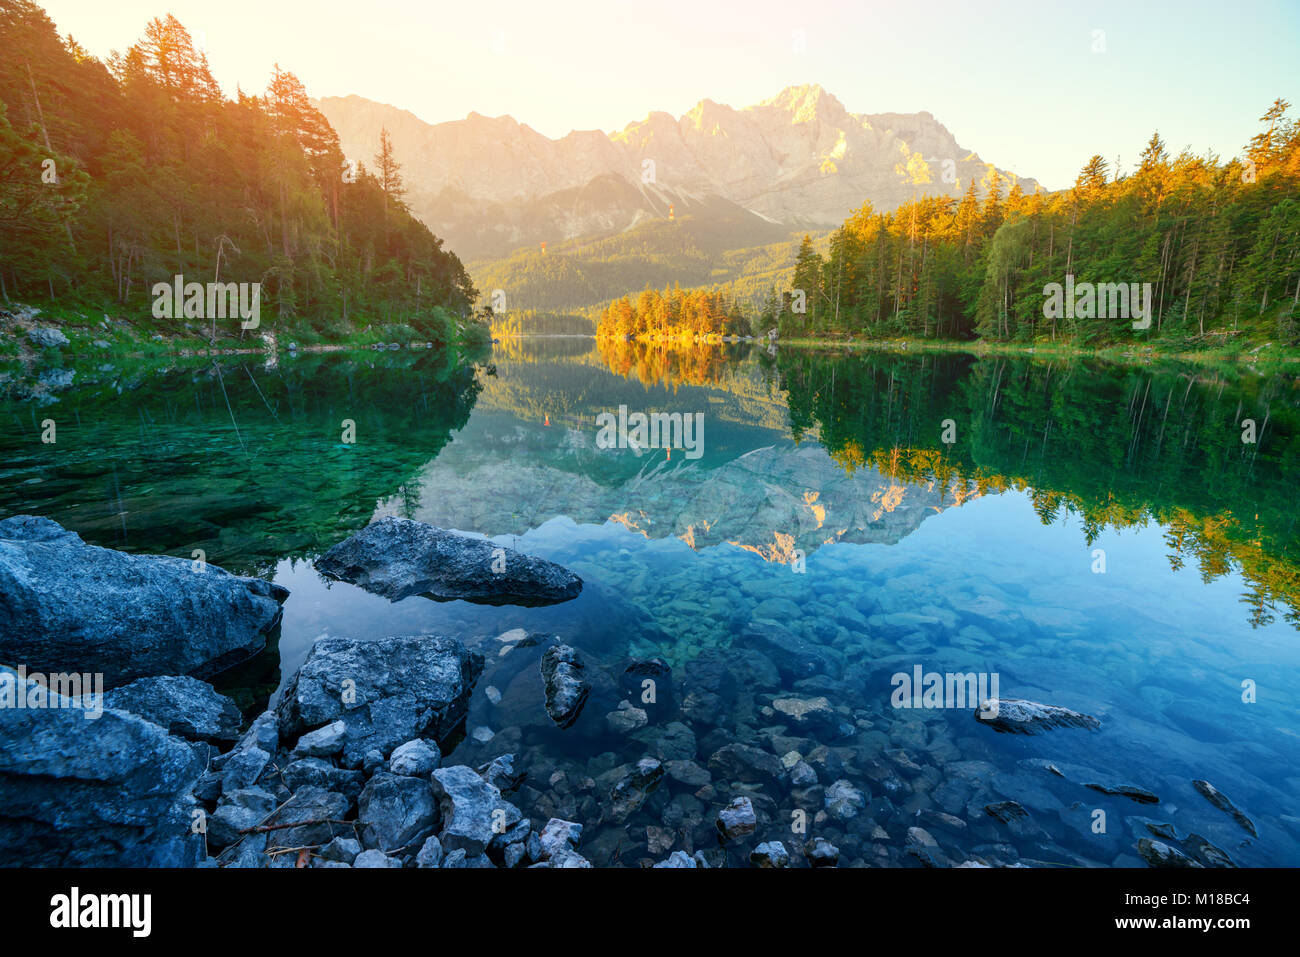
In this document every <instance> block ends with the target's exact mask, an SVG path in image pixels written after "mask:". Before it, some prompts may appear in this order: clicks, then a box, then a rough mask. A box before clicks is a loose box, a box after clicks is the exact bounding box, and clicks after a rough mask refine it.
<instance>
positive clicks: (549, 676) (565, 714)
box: [541, 645, 591, 728]
mask: <svg viewBox="0 0 1300 957" xmlns="http://www.w3.org/2000/svg"><path fill="white" fill-rule="evenodd" d="M541 670H542V681H543V682H544V683H545V685H546V713H547V714H549V715H550V716H551V720H552V721H554V722H555V723H556V724H557V725H559V726H560V727H561V728H568V727H571V726H572V725H573V722H575V721H577V720H578V716H579V715H580V714H582V707H583V705H585V704H586V703H587V695H588V694H590V692H591V682H589V681H588V680H587V679H586V677H584V675H583V672H584V671H585V670H586V667H585V666H584V665H583V663H582V657H581V656H580V655H579V654H578V650H577V649H576V648H573V647H571V646H570V645H552V646H551V647H550V648H547V649H546V652H545V653H544V654H543V655H542V663H541Z"/></svg>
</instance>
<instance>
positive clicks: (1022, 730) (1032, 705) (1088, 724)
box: [975, 698, 1101, 734]
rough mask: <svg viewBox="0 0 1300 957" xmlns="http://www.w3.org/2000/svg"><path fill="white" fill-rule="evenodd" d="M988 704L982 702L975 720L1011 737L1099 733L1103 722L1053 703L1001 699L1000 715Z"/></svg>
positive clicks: (999, 705)
mask: <svg viewBox="0 0 1300 957" xmlns="http://www.w3.org/2000/svg"><path fill="white" fill-rule="evenodd" d="M992 710H993V709H992V708H991V707H990V703H989V702H983V701H981V702H980V706H979V708H978V709H976V711H975V720H976V721H978V722H979V723H980V724H985V725H988V726H989V727H990V728H992V729H993V730H994V731H1001V732H1004V733H1010V734H1040V733H1042V732H1043V731H1048V730H1051V729H1052V728H1086V729H1087V730H1089V731H1096V730H1097V729H1098V728H1100V727H1101V722H1100V721H1099V720H1098V719H1096V718H1094V717H1093V716H1092V715H1090V714H1083V713H1082V712H1080V711H1071V710H1070V709H1069V708H1062V707H1060V706H1059V705H1054V704H1039V703H1038V702H1037V701H1025V700H1024V699H1022V698H999V699H998V700H997V713H996V714H993V713H989V712H992Z"/></svg>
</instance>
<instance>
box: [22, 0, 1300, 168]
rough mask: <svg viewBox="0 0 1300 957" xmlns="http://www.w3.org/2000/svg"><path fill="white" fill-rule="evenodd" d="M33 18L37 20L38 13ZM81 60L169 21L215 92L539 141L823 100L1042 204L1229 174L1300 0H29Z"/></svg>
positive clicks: (1281, 92)
mask: <svg viewBox="0 0 1300 957" xmlns="http://www.w3.org/2000/svg"><path fill="white" fill-rule="evenodd" d="M38 2H40V0H38ZM43 6H44V7H45V9H46V11H47V12H48V13H49V15H50V17H51V18H52V19H53V20H54V22H55V23H56V24H57V25H58V27H59V30H60V32H61V33H63V34H67V33H71V34H72V35H73V36H74V37H76V38H77V40H78V41H80V42H81V43H82V44H83V45H84V46H85V47H86V48H87V49H89V50H90V51H91V52H92V53H93V54H95V55H97V56H106V55H107V54H108V53H109V51H110V50H113V49H117V50H125V49H126V47H127V46H129V45H130V44H132V43H134V42H136V41H137V40H138V39H139V38H140V36H141V35H142V34H143V32H144V26H145V24H146V23H147V22H148V20H149V19H150V18H151V17H154V16H161V15H164V14H166V13H169V12H170V13H172V14H174V15H175V16H176V17H177V19H179V20H180V21H181V22H182V23H184V24H185V25H186V27H187V28H188V29H189V31H190V33H191V34H192V35H194V37H195V38H196V39H197V40H200V41H201V42H202V43H203V44H204V46H205V47H206V49H207V51H208V56H209V59H210V61H211V63H212V68H213V72H214V73H215V74H216V77H217V79H218V81H220V82H221V84H222V85H223V87H224V88H225V89H226V90H227V92H233V91H234V89H235V87H236V85H240V86H242V87H243V88H244V89H245V90H246V91H261V90H262V89H263V88H264V87H265V86H266V83H267V80H268V78H269V76H270V73H271V67H272V64H274V63H276V62H278V63H279V64H280V65H281V67H282V68H284V69H287V70H291V71H292V72H294V73H295V74H297V75H298V77H299V78H300V79H301V80H302V81H303V82H304V83H305V84H306V86H307V90H308V93H309V94H311V95H312V96H346V95H348V94H352V93H355V94H357V95H359V96H364V97H367V98H369V99H372V100H378V101H380V102H383V103H390V104H392V105H394V106H397V107H401V108H402V109H406V110H410V111H411V112H412V113H414V114H416V115H417V116H419V117H420V118H421V119H424V120H426V121H428V122H431V123H437V122H442V121H444V120H454V119H462V118H464V116H465V115H466V114H467V113H469V112H470V111H475V112H478V113H483V114H485V115H487V116H498V115H501V114H509V115H511V116H513V117H514V118H515V119H517V120H519V121H521V122H524V123H527V124H528V125H529V126H531V127H533V128H534V129H536V130H538V131H539V132H541V133H544V134H546V135H547V136H552V137H558V136H563V135H564V134H565V133H567V132H569V131H570V130H572V129H601V130H605V131H607V132H608V131H611V130H617V129H622V128H623V127H624V126H625V125H626V124H627V123H629V122H632V121H634V120H639V119H642V118H644V117H645V115H646V114H647V113H649V112H650V111H651V110H665V111H667V112H669V113H672V114H674V115H680V114H682V113H684V112H686V111H687V110H689V109H690V108H691V107H692V106H694V105H695V103H697V102H698V101H699V100H701V99H705V98H708V99H712V100H715V101H717V102H719V103H726V104H729V105H731V106H735V107H742V106H747V105H750V104H752V103H756V102H758V101H760V100H764V99H768V98H769V97H772V96H774V95H775V94H776V93H778V92H779V91H780V90H781V89H783V88H784V87H786V86H790V85H792V84H804V83H820V84H821V85H822V86H824V87H825V88H826V89H827V90H829V91H830V92H831V93H833V94H834V95H835V96H836V97H837V98H838V99H839V100H840V102H842V103H843V104H844V106H845V107H846V108H847V109H849V110H850V111H852V112H855V113H884V112H914V111H918V110H928V111H929V112H931V113H933V114H934V115H935V117H936V118H937V119H938V120H939V121H940V122H942V123H943V124H944V125H945V126H947V127H948V129H949V130H951V131H952V133H953V135H954V136H955V137H956V138H957V142H958V143H960V144H961V145H962V146H963V147H966V148H968V149H974V150H976V151H978V152H979V153H980V155H981V157H982V158H983V159H984V160H986V161H988V162H992V163H996V164H997V165H998V166H1001V167H1003V168H1010V169H1014V170H1015V171H1016V172H1017V173H1019V174H1021V175H1023V176H1030V177H1034V178H1036V179H1038V180H1039V182H1041V183H1042V184H1043V185H1044V186H1046V187H1048V188H1050V189H1058V188H1062V187H1065V186H1068V185H1070V184H1071V183H1072V182H1073V181H1074V178H1075V176H1076V174H1077V173H1078V170H1079V168H1080V167H1081V166H1082V165H1083V164H1084V163H1085V162H1086V161H1087V159H1088V157H1089V156H1091V155H1092V154H1093V153H1101V154H1102V155H1103V156H1105V157H1106V158H1107V159H1108V160H1110V161H1112V162H1113V161H1114V159H1115V158H1116V156H1119V157H1120V159H1121V162H1122V164H1123V165H1124V166H1125V167H1128V166H1130V165H1131V164H1132V162H1133V161H1134V160H1135V159H1136V158H1137V155H1138V153H1139V152H1140V151H1141V149H1142V146H1143V145H1144V144H1145V142H1146V140H1147V138H1148V137H1149V136H1150V135H1151V133H1152V131H1153V130H1156V129H1157V128H1158V129H1159V130H1160V133H1161V135H1162V136H1163V137H1164V139H1165V141H1166V142H1167V143H1168V144H1169V146H1170V148H1171V151H1172V152H1177V151H1178V150H1179V149H1181V148H1182V147H1184V146H1191V147H1192V148H1193V150H1194V151H1196V152H1204V151H1205V150H1206V149H1211V150H1213V151H1214V152H1216V153H1218V154H1220V155H1221V156H1224V157H1228V156H1236V155H1239V154H1240V152H1241V149H1242V147H1243V145H1244V144H1245V142H1246V141H1247V140H1248V139H1249V138H1250V137H1251V136H1252V135H1253V134H1254V133H1255V132H1257V131H1258V129H1259V124H1258V123H1257V122H1256V120H1257V118H1258V117H1259V116H1260V115H1261V114H1262V113H1263V112H1264V111H1265V109H1267V108H1268V106H1269V104H1270V103H1271V102H1272V101H1273V99H1274V98H1275V97H1278V96H1284V97H1286V98H1287V99H1288V100H1290V101H1291V102H1292V103H1293V104H1296V105H1295V107H1293V111H1300V54H1298V53H1297V51H1298V50H1300V0H1239V2H1232V3H1223V2H1218V3H1209V2H1202V0H1182V2H1148V0H1141V2H1138V0H1121V2H1113V0H1096V2H1091V3H1086V4H1084V3H1074V4H1070V5H1069V9H1067V8H1066V5H1064V4H1061V3H1058V2H1057V0H980V2H973V0H971V2H961V0H918V2H905V3H904V2H890V3H881V2H876V0H842V2H838V3H835V2H821V0H794V2H791V0H785V2H780V3H778V2H772V0H750V2H727V3H723V2H720V0H526V2H502V0H495V2H494V0H470V2H466V0H457V2H454V3H447V2H443V0H433V2H424V3H420V2H397V0H310V2H298V0H222V2H220V3H217V2H215V0H44V2H43Z"/></svg>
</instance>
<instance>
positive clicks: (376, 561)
mask: <svg viewBox="0 0 1300 957" xmlns="http://www.w3.org/2000/svg"><path fill="white" fill-rule="evenodd" d="M316 568H317V570H319V571H320V572H322V573H323V574H325V575H328V576H330V577H332V578H337V579H339V580H340V581H345V582H349V583H350V584H353V585H357V586H359V587H361V588H364V589H365V590H366V591H368V592H373V593H374V594H376V595H382V596H383V597H384V598H387V599H389V600H390V601H400V600H401V599H403V598H407V597H409V596H411V595H423V596H424V597H426V598H432V599H434V600H436V601H454V600H457V599H460V600H463V601H471V602H476V603H479V604H484V605H530V606H531V605H552V604H555V603H557V602H562V601H568V600H569V599H571V598H576V597H578V594H579V593H580V592H581V591H582V579H581V578H579V577H578V576H577V575H575V574H573V573H572V572H570V571H568V570H567V569H565V568H562V567H561V566H559V565H556V564H555V563H554V562H548V561H546V560H545V559H541V558H535V557H533V556H531V555H525V554H523V553H522V552H517V551H515V550H514V549H512V548H503V547H501V546H499V545H496V544H495V543H493V542H490V541H488V540H487V539H480V538H470V537H469V536H467V535H458V534H456V533H455V532H449V531H446V530H445V529H441V528H437V527H435V526H433V525H425V524H424V523H422V522H413V521H411V520H409V519H405V518H394V517H388V518H381V519H379V520H378V521H377V522H373V523H372V524H370V525H368V526H366V527H365V528H363V529H362V530H361V531H359V532H357V534H355V535H353V536H352V537H351V538H349V539H347V540H346V541H343V542H340V543H339V544H337V545H335V546H334V547H333V548H331V549H330V550H329V551H328V552H326V553H325V554H324V555H322V556H321V558H320V559H319V560H318V561H317V562H316Z"/></svg>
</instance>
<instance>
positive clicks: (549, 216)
mask: <svg viewBox="0 0 1300 957" xmlns="http://www.w3.org/2000/svg"><path fill="white" fill-rule="evenodd" d="M315 104H316V106H317V107H318V108H319V109H320V110H321V112H322V113H323V114H324V115H325V117H326V118H327V119H328V120H329V121H330V123H331V124H332V125H333V127H334V129H335V130H336V131H337V132H338V134H339V138H340V140H341V143H342V146H343V149H344V152H345V153H346V154H347V156H349V157H350V158H353V159H359V160H361V161H363V162H366V163H367V164H369V163H370V161H371V157H373V155H374V154H375V152H376V151H377V149H378V144H379V137H380V131H381V129H384V128H386V129H387V130H388V131H389V134H390V136H391V138H392V142H393V148H394V151H395V153H396V157H397V159H398V161H399V162H400V163H401V164H402V166H403V176H404V179H405V185H406V188H407V202H408V203H409V204H410V206H411V208H412V211H413V212H414V213H415V215H416V216H418V217H419V218H420V219H421V220H423V221H424V222H425V224H426V225H428V226H429V228H430V229H432V230H433V231H434V233H435V234H437V235H439V236H442V237H443V238H444V239H446V240H447V243H448V245H449V246H450V247H451V248H452V249H453V250H455V251H456V252H457V254H459V255H460V256H461V258H462V259H464V260H467V261H471V260H475V259H478V260H487V259H495V258H499V257H503V256H506V255H508V254H509V253H511V252H512V251H514V250H518V249H521V248H525V247H532V248H538V247H539V246H540V244H541V243H543V242H545V243H548V244H549V245H552V246H559V245H560V244H562V243H564V242H565V241H571V240H576V239H585V238H599V237H607V236H612V235H616V234H619V233H623V232H626V231H628V230H634V229H636V228H637V227H638V226H640V225H642V224H644V223H647V222H650V221H660V222H662V221H664V220H668V219H670V218H672V219H682V218H686V217H691V216H696V217H704V218H705V219H707V220H710V221H712V220H717V219H721V220H726V221H727V223H728V233H729V234H731V233H735V232H736V231H737V229H736V227H737V225H738V226H739V234H740V235H742V236H744V237H747V239H748V241H747V242H741V243H738V244H737V243H735V242H734V241H729V242H730V245H731V248H736V246H737V245H758V244H762V243H770V242H774V241H778V240H780V239H783V238H785V237H788V236H789V235H790V233H791V232H792V231H795V230H805V229H806V230H812V231H817V230H825V229H829V228H832V227H835V226H838V225H839V224H840V223H841V222H843V220H844V219H845V217H846V216H848V214H849V213H850V212H852V211H853V210H855V209H857V208H858V207H860V206H861V205H862V203H863V202H864V201H870V202H871V203H872V205H873V206H874V207H875V208H877V209H879V210H891V209H893V208H895V207H896V206H898V205H899V204H900V203H902V202H904V201H906V200H908V199H910V198H911V197H912V196H914V195H925V194H947V195H952V196H959V195H961V193H963V192H964V191H965V190H966V188H967V187H968V186H969V184H970V183H971V182H972V181H974V182H976V183H981V182H982V181H983V180H984V178H985V177H986V176H987V175H988V171H989V168H990V164H988V163H986V162H985V161H984V160H983V159H981V157H980V156H979V155H978V154H977V153H975V152H974V151H972V150H970V149H967V148H965V147H963V146H960V145H959V144H958V143H957V141H956V139H955V138H954V137H953V135H952V134H951V133H950V132H949V131H948V129H947V128H946V127H945V126H944V125H943V124H942V123H940V122H939V121H938V120H936V119H935V118H934V116H932V115H931V114H930V113H926V112H922V113H872V114H864V113H851V112H849V111H848V110H846V109H845V107H844V106H843V105H842V104H841V103H840V101H839V100H837V99H836V98H835V97H834V96H832V95H831V94H830V93H828V92H827V91H826V90H824V89H822V87H820V86H817V85H809V86H797V87H789V88H787V89H785V90H783V91H781V93H779V94H778V95H777V96H775V97H773V98H772V99H770V100H765V101H763V102H762V103H758V104H756V105H754V106H748V107H745V108H743V109H734V108H732V107H730V106H725V105H723V104H720V103H715V102H714V101H712V100H707V99H706V100H701V101H700V102H699V103H698V104H697V105H696V106H695V107H694V108H693V109H692V110H690V111H689V112H687V113H686V114H684V115H683V116H680V117H674V116H672V115H670V114H668V113H664V112H654V113H651V114H650V115H649V116H647V117H646V118H645V119H643V120H641V121H639V122H634V123H629V124H628V125H627V126H626V127H624V128H623V129H622V130H620V131H618V132H614V133H604V132H600V131H597V130H582V131H574V132H571V133H569V134H568V135H567V136H563V137H561V138H559V139H551V138H549V137H547V136H544V135H543V134H541V133H539V132H537V131H536V130H534V129H532V128H531V127H529V126H528V125H526V124H524V123H520V122H518V121H517V120H515V119H513V118H511V117H509V116H499V117H495V118H490V117H486V116H482V115H480V114H478V113H471V114H470V115H469V116H468V117H466V118H465V119H463V120H455V121H450V122H444V123H437V124H430V123H426V122H424V121H423V120H421V119H419V118H418V117H416V116H415V115H414V114H412V113H409V112H407V111H405V110H400V109H397V108H396V107H392V106H388V105H385V104H382V103H376V102H374V101H371V100H367V99H364V98H362V97H359V96H347V97H326V98H324V99H320V100H317V101H315ZM919 160H920V161H924V162H923V163H921V162H918V161H919ZM909 164H910V168H909ZM922 169H923V170H924V171H923V172H918V170H922ZM998 172H999V174H1000V175H1001V176H1002V177H1003V181H1004V183H1005V182H1007V181H1008V180H1011V181H1016V182H1019V183H1020V186H1021V188H1022V189H1024V190H1026V191H1028V192H1032V191H1033V189H1034V188H1035V186H1036V183H1035V182H1034V180H1032V179H1026V178H1022V177H1018V176H1015V175H1014V174H1012V173H1010V172H1008V171H1006V170H1003V169H999V170H998Z"/></svg>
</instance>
